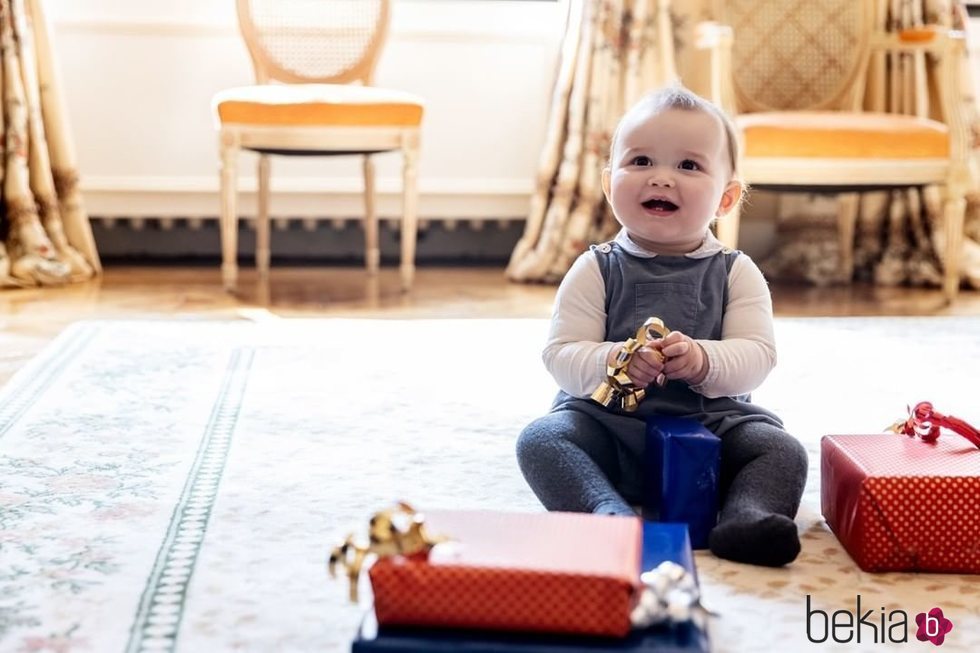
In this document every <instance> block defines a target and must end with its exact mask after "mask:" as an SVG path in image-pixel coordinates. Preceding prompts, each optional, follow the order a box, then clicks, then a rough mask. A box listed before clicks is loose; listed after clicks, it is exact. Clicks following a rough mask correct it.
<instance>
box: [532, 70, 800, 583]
mask: <svg viewBox="0 0 980 653" xmlns="http://www.w3.org/2000/svg"><path fill="white" fill-rule="evenodd" d="M737 161H738V140H737V137H736V132H735V128H734V126H733V125H732V123H731V121H730V119H729V118H728V117H727V116H726V115H725V114H724V113H723V112H722V111H721V110H720V109H718V108H717V107H716V106H714V105H713V104H711V103H710V102H708V101H706V100H704V99H702V98H700V97H698V96H697V95H694V94H693V93H691V92H690V91H688V90H686V89H684V88H683V87H679V86H674V87H669V88H665V89H662V90H659V91H657V92H654V93H652V94H651V95H649V96H647V97H645V98H643V99H642V100H641V101H640V102H638V103H637V104H636V105H635V106H633V107H632V108H631V109H630V110H629V111H627V113H626V114H625V115H624V116H623V117H622V119H621V120H620V122H619V125H618V126H617V128H616V131H615V133H614V135H613V138H612V144H611V153H610V158H609V163H608V166H607V167H606V168H605V169H603V171H602V189H603V191H604V193H605V195H606V199H607V200H608V201H609V204H610V205H611V207H612V211H613V213H614V214H615V217H616V220H617V221H618V222H619V223H620V225H622V229H621V230H620V232H619V234H618V235H617V236H616V237H615V239H613V240H612V241H611V242H608V243H603V244H601V245H595V246H592V248H591V249H590V251H587V252H584V253H583V254H582V255H581V256H579V258H578V259H577V260H576V261H575V263H574V264H573V265H572V267H571V269H570V270H569V271H568V273H567V274H566V275H565V278H564V279H563V280H562V283H561V285H560V287H559V288H558V292H557V294H556V297H555V306H554V312H553V316H552V320H551V328H550V332H549V336H548V342H547V344H546V346H545V350H544V354H543V359H544V363H545V366H546V367H547V369H548V371H549V372H550V373H551V374H552V376H554V378H555V380H556V381H557V383H558V385H559V387H560V388H561V391H560V392H559V393H558V397H557V398H556V399H555V403H554V405H553V407H552V409H551V412H550V413H548V414H547V415H545V416H544V417H541V418H539V419H537V420H535V421H534V422H532V423H531V424H530V425H529V426H527V428H525V429H524V431H523V432H522V433H521V436H520V439H519V440H518V443H517V457H518V462H519V463H520V466H521V470H522V472H523V474H524V477H525V478H526V479H527V481H528V483H529V484H530V486H531V488H532V489H533V490H534V492H535V494H536V495H537V496H538V498H539V499H540V500H541V502H542V503H543V504H544V506H545V507H546V508H548V509H549V510H566V511H579V512H597V513H605V514H614V515H635V514H636V513H635V511H634V509H633V508H632V507H631V504H637V503H639V502H640V500H641V496H642V489H643V475H644V473H647V472H646V471H645V470H644V469H643V467H642V461H643V450H644V442H645V426H646V425H645V420H646V418H647V417H649V416H651V415H672V416H678V417H687V418H693V419H696V420H698V421H699V422H701V423H702V424H704V426H705V427H707V428H708V429H709V430H711V431H712V432H713V433H715V434H716V435H717V436H719V437H720V438H721V479H720V484H721V488H720V490H721V499H722V503H721V506H722V508H721V513H720V516H719V521H718V525H717V526H716V527H715V528H714V529H713V530H712V532H711V535H710V537H709V546H710V549H711V551H712V552H713V553H714V554H715V555H717V556H719V557H722V558H727V559H730V560H735V561H739V562H746V563H751V564H757V565H766V566H773V567H777V566H782V565H785V564H788V563H790V562H792V561H793V560H795V559H796V556H797V555H798V554H799V552H800V540H799V536H798V534H797V530H796V524H795V523H794V521H793V519H794V517H795V515H796V511H797V509H798V508H799V505H800V498H801V496H802V494H803V486H804V484H805V482H806V471H807V455H806V451H805V450H804V448H803V446H802V445H801V444H800V443H799V442H798V441H797V440H796V439H795V438H794V437H793V436H791V435H789V434H788V433H786V431H784V430H783V428H782V421H781V420H780V419H779V418H778V417H777V416H776V415H774V414H772V413H771V412H769V411H767V410H765V409H764V408H762V407H760V406H756V405H755V404H752V403H750V401H749V394H748V393H750V392H751V391H752V390H754V389H755V388H757V387H758V386H759V384H761V383H762V381H763V380H764V379H765V378H766V376H767V375H768V374H769V372H770V371H771V370H772V368H773V366H774V365H775V363H776V350H775V340H774V336H773V317H772V299H771V297H770V295H769V289H768V286H767V285H766V281H765V279H764V278H763V276H762V273H761V272H760V271H759V269H758V267H756V265H755V263H753V261H752V260H751V259H750V258H749V257H748V256H746V255H745V254H743V253H741V252H738V251H733V250H730V249H728V248H726V247H724V246H722V244H721V243H720V242H719V241H718V240H717V239H716V238H715V237H714V236H713V235H712V233H711V231H710V230H709V226H710V225H711V223H712V222H713V221H714V220H715V219H716V218H719V217H721V216H723V215H724V214H725V213H727V212H728V211H729V210H731V209H732V208H733V207H735V206H737V205H738V203H739V201H740V200H741V197H742V193H743V187H742V184H741V182H740V181H739V180H738V177H737V171H736V163H737ZM652 316H655V317H659V318H661V319H662V320H663V321H664V324H665V325H666V326H667V327H668V328H669V329H670V330H671V332H670V334H669V335H667V336H666V337H665V338H662V339H658V340H655V341H652V342H650V343H648V344H647V345H646V346H644V347H642V348H640V349H639V350H638V351H637V352H636V353H635V354H634V355H633V356H632V358H631V360H630V363H629V366H628V367H627V370H626V372H627V375H628V376H629V378H630V380H632V381H633V382H634V383H635V384H636V386H637V387H640V388H645V387H647V386H651V384H653V383H654V382H655V381H658V377H659V381H660V382H663V380H664V379H666V385H664V386H663V387H661V386H660V385H659V383H657V384H654V385H652V386H651V387H650V388H648V390H647V394H646V398H645V399H644V400H643V401H642V402H641V403H640V405H639V408H638V409H637V411H636V412H634V413H626V412H624V411H622V410H621V409H619V408H618V407H617V406H616V405H615V404H614V405H612V406H610V407H609V408H605V407H603V406H602V405H600V404H598V403H596V402H594V401H592V400H591V399H590V395H591V394H592V392H593V391H594V390H595V389H596V388H597V387H598V386H599V385H600V384H601V383H602V382H603V381H604V379H605V374H606V367H607V365H609V364H611V363H612V362H613V361H614V360H615V358H616V354H617V353H618V352H619V351H620V349H621V348H622V346H623V344H624V343H625V341H626V340H627V339H628V338H630V337H631V336H633V335H634V334H635V333H636V330H637V329H638V328H639V327H640V326H641V325H642V324H643V322H644V321H645V320H646V319H647V318H648V317H652Z"/></svg>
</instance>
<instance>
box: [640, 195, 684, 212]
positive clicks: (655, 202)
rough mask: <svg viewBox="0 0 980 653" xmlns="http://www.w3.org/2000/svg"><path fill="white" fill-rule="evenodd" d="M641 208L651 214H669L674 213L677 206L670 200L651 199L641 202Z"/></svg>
mask: <svg viewBox="0 0 980 653" xmlns="http://www.w3.org/2000/svg"><path fill="white" fill-rule="evenodd" d="M643 208H645V209H646V210H647V211H650V212H652V213H670V212H672V211H676V210H677V209H678V206H677V205H676V204H674V203H673V202H671V201H670V200H665V199H660V198H653V199H648V200H647V201H646V202H643Z"/></svg>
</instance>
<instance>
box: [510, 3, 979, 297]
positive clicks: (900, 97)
mask: <svg viewBox="0 0 980 653" xmlns="http://www.w3.org/2000/svg"><path fill="white" fill-rule="evenodd" d="M721 1H723V0H721ZM882 4H883V5H885V6H886V7H887V16H886V17H885V19H886V21H887V22H886V24H887V26H888V27H889V29H899V28H903V27H906V26H913V25H921V24H923V23H939V24H943V25H947V26H953V27H956V28H960V29H968V25H967V21H966V14H965V11H964V10H963V7H962V4H961V3H960V2H958V1H957V0H883V2H882ZM667 5H669V18H667V19H666V20H653V21H651V20H650V17H651V16H656V15H657V14H658V7H660V8H661V9H660V10H659V11H664V10H666V7H667ZM714 14H715V12H714V0H684V1H683V2H679V1H678V2H673V3H670V2H666V1H661V2H657V1H656V0H620V1H619V2H605V1H604V2H585V3H572V5H571V13H570V20H569V28H568V30H567V31H566V35H565V42H564V46H563V52H562V58H561V61H562V64H561V70H560V73H559V77H558V83H557V84H556V88H555V93H554V97H553V106H552V116H551V125H550V132H549V134H548V139H547V144H546V146H545V148H544V152H543V155H542V158H541V161H540V165H539V174H538V178H537V184H536V190H535V194H534V196H533V198H532V203H531V210H530V212H529V216H528V222H527V227H526V229H525V233H524V236H523V238H522V239H521V241H520V242H519V243H518V244H517V247H516V248H515V250H514V252H513V254H512V256H511V260H510V264H509V266H508V268H507V275H508V277H509V278H510V279H512V280H516V281H542V282H555V281H558V280H560V279H561V277H562V276H563V275H564V273H565V271H566V270H567V269H568V266H569V265H570V264H571V262H572V261H573V260H574V258H575V256H576V255H577V254H578V253H579V252H581V251H582V250H583V249H584V248H585V246H586V245H587V244H588V243H591V242H597V241H600V240H603V239H605V238H607V237H609V235H610V234H612V233H614V232H615V230H616V224H615V221H614V220H613V218H612V215H611V214H610V213H609V212H608V209H607V208H606V207H605V202H604V201H603V198H602V193H601V190H599V187H598V179H599V169H600V168H601V163H602V157H603V156H605V152H606V150H607V147H608V142H609V136H610V129H611V128H612V127H613V126H614V125H615V121H616V118H617V117H618V115H616V114H618V113H619V112H620V111H621V110H622V109H623V108H624V107H625V106H628V105H629V104H630V103H631V101H632V100H633V99H635V98H636V97H638V95H637V93H642V92H643V91H644V90H647V89H650V88H653V87H654V86H656V85H657V82H659V83H663V82H664V81H667V80H669V79H671V78H672V77H673V76H674V72H675V71H676V74H677V75H678V76H679V77H680V78H681V79H682V80H683V81H684V83H685V84H686V85H687V86H689V87H691V88H693V89H695V90H698V89H704V88H706V86H705V83H704V82H705V78H706V70H705V67H704V58H703V56H701V55H699V53H697V52H696V50H695V48H694V47H693V42H694V33H695V27H696V25H697V24H698V23H700V22H701V21H704V20H712V19H714V18H715V15H714ZM657 27H659V28H660V29H659V30H658V29H656V28H657ZM667 43H671V44H672V47H665V45H666V44H667ZM638 53H642V56H637V54H638ZM970 54H971V55H975V53H970ZM573 56H574V57H575V58H576V61H575V65H574V66H573V65H571V63H570V61H569V59H570V57H573ZM658 56H659V57H660V61H656V59H657V57H658ZM675 62H676V63H675ZM638 64H639V65H638ZM962 69H963V75H962V78H963V88H964V89H965V90H966V92H965V94H964V97H963V102H962V110H963V111H964V112H965V113H966V114H967V115H968V116H969V120H970V122H971V124H974V125H977V127H976V128H975V129H974V132H975V133H977V134H978V135H980V117H978V111H977V103H976V100H975V97H974V95H973V90H972V77H971V76H970V61H969V58H968V57H964V60H963V62H962ZM652 71H656V74H652ZM736 74H737V72H736ZM869 74H870V75H871V76H872V77H873V76H875V75H878V76H880V78H881V83H880V84H878V85H877V86H876V88H879V89H881V91H882V92H879V93H878V95H877V96H874V95H871V94H869V97H868V100H867V101H868V105H867V108H868V109H873V110H879V111H894V112H902V113H916V114H919V115H933V114H935V112H936V110H937V109H938V106H939V103H938V101H937V100H936V98H935V97H933V95H934V92H935V81H934V74H935V73H934V71H933V70H932V69H931V67H930V66H929V64H928V62H927V61H926V59H925V58H924V57H921V58H918V59H915V58H908V57H896V58H893V59H891V60H888V61H885V60H882V61H879V62H878V63H877V64H876V66H875V68H874V69H873V70H871V71H869ZM631 78H634V79H631ZM637 80H642V81H637ZM604 85H605V86H604ZM627 88H629V89H630V94H627V93H625V90H626V89H627ZM602 92H606V93H610V94H612V97H606V98H602V97H597V96H596V95H597V94H598V93H602ZM973 147H974V152H975V155H974V159H975V161H977V160H980V139H975V143H974V144H973ZM978 179H980V166H978V165H977V164H976V163H974V166H973V188H972V189H971V193H970V196H969V198H968V205H967V215H966V234H965V235H966V238H965V244H964V251H963V256H962V259H961V270H962V274H963V277H964V279H965V280H966V281H967V282H968V284H969V285H971V286H973V287H975V288H980V186H978V183H977V180H978ZM756 192H759V191H756ZM778 197H779V199H783V200H785V201H782V202H780V203H779V204H780V206H781V209H779V210H777V211H776V215H775V216H769V217H770V218H775V220H776V230H775V237H774V238H775V242H774V244H773V247H772V254H771V255H769V256H767V257H766V258H764V259H763V260H761V261H760V264H761V266H762V268H763V270H764V271H765V272H766V274H767V275H768V276H769V277H770V278H773V279H775V278H778V279H792V280H805V281H809V282H812V283H815V284H827V283H832V282H837V281H840V277H839V266H838V264H837V256H838V245H837V227H836V219H835V216H836V213H837V209H836V203H835V201H834V199H833V197H831V198H829V199H828V198H827V197H825V196H816V195H811V196H807V195H798V194H797V195H782V194H780V195H779V196H778ZM859 203H860V212H859V222H858V228H857V237H856V244H855V277H856V278H858V279H870V280H873V281H874V282H875V283H877V284H882V285H898V284H910V285H939V284H940V283H941V279H942V274H941V265H942V263H941V261H940V260H939V256H938V252H941V251H942V247H941V246H939V245H941V243H939V242H937V240H938V239H940V238H942V234H941V231H942V230H941V216H942V212H941V203H940V198H939V197H938V190H937V189H935V188H927V189H925V191H918V190H902V191H894V192H888V193H882V192H877V193H863V194H861V197H860V199H859ZM759 204H760V205H761V204H766V203H764V202H759Z"/></svg>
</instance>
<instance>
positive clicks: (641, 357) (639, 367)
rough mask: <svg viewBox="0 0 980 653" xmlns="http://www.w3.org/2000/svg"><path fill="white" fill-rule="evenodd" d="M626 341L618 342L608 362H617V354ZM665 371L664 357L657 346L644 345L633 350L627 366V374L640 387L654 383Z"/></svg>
mask: <svg viewBox="0 0 980 653" xmlns="http://www.w3.org/2000/svg"><path fill="white" fill-rule="evenodd" d="M624 344H625V343H618V346H617V347H614V348H613V350H612V351H611V352H610V353H609V357H608V359H607V363H608V364H609V365H615V364H616V355H617V354H618V353H619V352H620V351H621V350H622V348H623V345H624ZM663 371H664V357H663V355H661V353H660V352H659V351H657V349H656V348H654V347H650V346H643V347H640V348H639V349H637V350H636V351H635V352H633V357H632V358H630V362H629V365H627V366H626V376H628V377H630V380H631V381H633V384H634V385H636V387H638V388H645V387H647V386H648V385H650V384H651V383H653V382H654V381H655V380H656V379H657V377H658V376H660V375H661V374H662V373H663Z"/></svg>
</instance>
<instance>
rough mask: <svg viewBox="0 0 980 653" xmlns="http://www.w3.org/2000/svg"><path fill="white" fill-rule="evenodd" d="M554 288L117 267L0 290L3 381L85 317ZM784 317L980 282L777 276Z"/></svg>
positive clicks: (543, 294)
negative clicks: (852, 281) (811, 280)
mask: <svg viewBox="0 0 980 653" xmlns="http://www.w3.org/2000/svg"><path fill="white" fill-rule="evenodd" d="M554 292H555V288H554V286H550V285H527V284H516V283H509V282H508V281H507V280H506V279H505V278H504V274H503V269H502V268H496V267H489V268H488V267H482V268H445V267H423V268H420V269H419V270H418V273H417V276H416V282H415V287H414V288H413V290H412V292H411V293H409V294H403V293H401V292H400V290H399V281H398V274H397V271H396V270H395V269H392V268H387V269H383V270H382V271H381V273H380V274H379V275H378V276H377V277H375V278H373V279H372V278H369V277H368V276H367V275H366V274H365V272H364V270H363V269H362V268H337V267H329V268H313V267H305V268H274V269H273V270H272V274H271V275H270V278H269V280H268V281H267V282H261V283H260V282H259V281H258V280H257V278H256V276H255V274H254V271H253V270H250V269H244V270H242V273H241V281H240V283H239V292H238V293H237V294H235V295H230V294H228V293H226V292H224V291H223V290H222V288H221V283H220V275H219V272H218V269H217V268H216V267H214V266H208V267H117V266H110V267H107V269H106V270H105V274H104V275H103V277H102V278H101V279H97V280H94V281H90V282H86V283H81V284H75V285H71V286H65V287H61V288H46V289H43V290H42V289H22V290H0V384H2V383H5V382H6V380H7V379H8V378H9V377H10V375H11V374H13V372H14V371H16V369H18V368H19V367H20V366H21V365H23V364H24V363H25V362H26V361H27V360H29V359H30V358H31V357H32V356H34V355H35V354H36V353H37V352H38V351H40V349H41V348H42V347H44V345H45V344H47V343H48V342H49V341H50V340H51V338H53V337H54V336H55V335H57V334H58V333H59V332H60V331H61V330H62V329H63V328H64V327H65V326H66V325H67V324H69V323H71V322H74V321H76V320H83V319H95V318H100V319H106V318H146V317H177V316H179V317H185V316H197V317H206V318H212V319H246V320H263V319H278V318H288V317H331V316H332V317H339V316H347V317H371V318H454V317H456V318H458V317H539V318H543V317H548V315H549V314H550V311H551V302H552V300H553V298H554ZM772 294H773V305H774V308H775V311H776V314H777V315H779V316H844V315H978V316H980V291H967V290H964V291H963V292H962V293H961V295H960V299H959V301H958V302H957V303H956V304H955V305H953V306H951V307H948V306H945V305H944V303H943V301H942V298H941V297H940V295H939V293H938V292H937V291H936V290H920V289H909V288H877V287H870V286H863V285H853V286H838V287H831V288H814V287H812V286H791V285H780V284H773V285H772Z"/></svg>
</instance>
